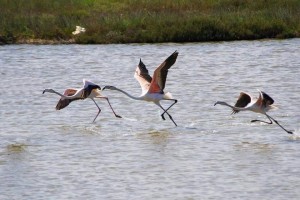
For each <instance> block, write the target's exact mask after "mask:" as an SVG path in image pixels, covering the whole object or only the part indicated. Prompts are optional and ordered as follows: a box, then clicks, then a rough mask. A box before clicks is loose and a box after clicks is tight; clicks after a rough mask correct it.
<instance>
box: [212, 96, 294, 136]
mask: <svg viewBox="0 0 300 200" xmlns="http://www.w3.org/2000/svg"><path fill="white" fill-rule="evenodd" d="M258 92H259V97H258V98H257V99H254V98H253V97H251V96H250V95H249V94H247V93H245V92H241V93H240V96H239V98H238V100H237V102H236V104H235V105H234V106H231V105H229V104H228V103H226V102H223V101H217V102H216V103H215V105H217V104H219V105H224V106H228V107H230V108H232V114H236V113H238V112H240V111H246V110H249V111H253V112H256V113H261V114H263V115H266V116H267V118H268V119H269V120H270V122H266V121H262V120H257V119H255V120H251V122H263V123H266V124H272V123H273V121H274V122H275V123H276V124H277V125H278V126H279V127H281V128H282V129H283V130H285V131H286V132H287V133H289V134H293V132H292V131H288V130H286V129H285V128H284V127H283V126H282V125H280V124H279V123H278V121H277V120H275V119H274V118H272V117H271V116H270V115H268V114H267V112H268V111H269V110H271V109H274V108H276V107H275V106H274V105H272V104H273V103H274V100H273V99H272V98H271V97H270V96H269V95H267V94H266V93H265V92H263V91H260V90H258Z"/></svg>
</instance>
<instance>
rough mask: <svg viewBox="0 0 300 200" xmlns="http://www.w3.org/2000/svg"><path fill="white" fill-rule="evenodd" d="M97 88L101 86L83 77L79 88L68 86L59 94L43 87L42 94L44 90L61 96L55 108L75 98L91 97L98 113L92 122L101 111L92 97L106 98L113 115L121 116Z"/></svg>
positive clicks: (59, 107) (62, 106)
mask: <svg viewBox="0 0 300 200" xmlns="http://www.w3.org/2000/svg"><path fill="white" fill-rule="evenodd" d="M99 90H101V87H100V86H99V85H96V84H95V83H92V82H91V81H88V80H85V79H83V87H82V88H80V89H72V88H69V89H66V90H65V92H64V94H60V93H59V92H56V91H55V90H53V89H45V90H44V91H43V94H44V93H45V92H49V93H54V94H57V95H59V96H61V98H60V99H59V101H58V103H57V105H56V110H60V109H63V108H65V107H67V106H68V105H69V104H70V103H71V102H72V101H75V100H79V99H80V100H83V99H86V98H90V99H92V101H93V102H94V103H95V105H96V106H97V108H98V113H97V115H96V117H95V118H94V120H93V122H95V120H96V118H97V117H98V115H99V114H100V112H101V109H100V107H99V106H98V104H97V103H96V101H95V100H94V98H103V99H106V100H107V102H108V104H109V106H110V108H111V110H112V112H113V113H114V115H115V116H116V117H118V118H121V116H119V115H117V114H116V113H115V111H114V110H113V108H112V106H111V104H110V102H109V100H108V97H104V96H102V95H101V94H100V91H99Z"/></svg>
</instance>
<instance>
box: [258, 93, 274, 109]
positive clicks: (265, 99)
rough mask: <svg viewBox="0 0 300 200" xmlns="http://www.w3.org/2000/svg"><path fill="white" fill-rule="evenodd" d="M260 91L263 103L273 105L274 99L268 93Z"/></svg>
mask: <svg viewBox="0 0 300 200" xmlns="http://www.w3.org/2000/svg"><path fill="white" fill-rule="evenodd" d="M260 92H261V94H262V97H263V105H265V106H268V105H272V104H273V103H274V100H273V99H272V98H271V97H270V96H269V95H267V94H266V93H264V92H263V91H260Z"/></svg>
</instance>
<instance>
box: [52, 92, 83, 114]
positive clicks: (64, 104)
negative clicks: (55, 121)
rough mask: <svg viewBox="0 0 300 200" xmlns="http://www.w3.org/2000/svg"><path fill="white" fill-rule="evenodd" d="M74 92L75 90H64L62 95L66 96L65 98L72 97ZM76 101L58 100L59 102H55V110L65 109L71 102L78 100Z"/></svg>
mask: <svg viewBox="0 0 300 200" xmlns="http://www.w3.org/2000/svg"><path fill="white" fill-rule="evenodd" d="M76 92H77V90H76V89H66V91H65V92H64V95H66V96H72V95H74V94H75V93H76ZM78 99H79V98H78ZM78 99H64V98H60V99H59V101H58V102H57V105H56V110H60V109H63V108H65V107H67V106H68V105H69V104H70V103H71V102H72V101H75V100H78Z"/></svg>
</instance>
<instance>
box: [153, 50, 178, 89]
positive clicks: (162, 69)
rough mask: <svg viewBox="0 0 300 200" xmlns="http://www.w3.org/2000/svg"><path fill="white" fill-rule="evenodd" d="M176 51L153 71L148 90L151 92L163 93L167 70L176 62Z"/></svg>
mask: <svg viewBox="0 0 300 200" xmlns="http://www.w3.org/2000/svg"><path fill="white" fill-rule="evenodd" d="M177 56H178V52H177V51H175V52H174V53H173V54H172V55H170V56H169V57H168V58H167V59H166V60H165V61H164V62H163V63H162V64H160V66H159V67H157V69H156V70H155V71H154V74H153V79H152V81H151V84H150V89H149V91H150V92H151V93H163V90H164V88H165V85H166V80H167V75H168V70H169V69H170V67H171V66H172V65H173V64H174V63H175V62H176V59H177Z"/></svg>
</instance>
